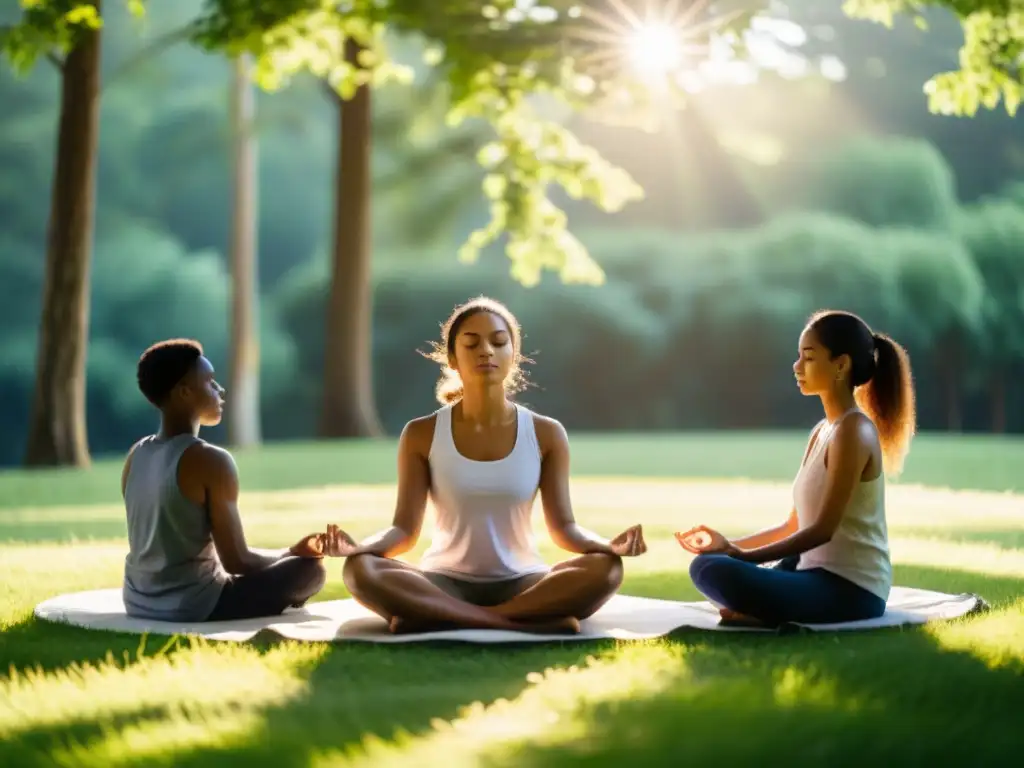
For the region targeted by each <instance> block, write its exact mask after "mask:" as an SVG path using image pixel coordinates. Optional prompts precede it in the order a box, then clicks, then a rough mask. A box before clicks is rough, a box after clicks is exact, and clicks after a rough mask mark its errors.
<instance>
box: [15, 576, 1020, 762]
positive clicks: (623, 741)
mask: <svg viewBox="0 0 1024 768" xmlns="http://www.w3.org/2000/svg"><path fill="white" fill-rule="evenodd" d="M896 581H897V583H898V584H901V585H907V586H915V587H923V588H929V589H938V590H942V591H950V592H968V591H970V592H977V593H979V594H982V595H983V596H984V597H986V599H988V600H989V601H990V602H991V603H992V604H993V605H994V606H996V607H997V608H998V607H999V605H1000V604H1005V603H1007V602H1009V601H1010V600H1011V599H1013V598H1019V597H1020V595H1021V591H1022V590H1021V580H1019V579H1010V578H1003V577H989V576H982V575H978V574H971V573H964V572H956V571H946V570H939V569H933V568H922V567H908V566H900V567H898V568H897V579H896ZM623 591H624V592H625V593H627V594H649V595H651V596H654V597H670V598H672V599H683V600H686V599H693V598H694V597H695V596H696V593H695V592H693V591H692V585H691V584H690V583H689V580H688V578H687V577H686V574H685V570H681V572H680V573H679V574H670V575H665V574H660V575H646V574H635V575H632V576H630V577H629V578H628V580H627V582H626V585H625V586H624V588H623ZM990 618H992V617H985V616H982V617H979V618H977V619H972V620H971V622H969V623H968V624H967V625H966V626H967V627H969V628H971V631H972V632H976V633H980V635H981V636H984V632H985V626H986V625H985V622H987V621H989V620H990ZM995 618H997V619H998V617H995ZM13 631H14V632H15V642H14V643H13V644H12V647H15V648H16V649H17V648H21V649H22V650H21V653H22V654H23V656H25V657H27V656H28V654H29V653H32V654H34V655H33V657H32V658H31V660H30V664H21V665H18V666H35V664H36V663H40V664H43V665H44V666H47V667H48V668H58V667H60V666H61V665H62V664H66V663H68V662H70V661H82V660H85V659H86V658H91V659H93V660H99V659H102V658H103V657H105V656H106V655H107V651H108V650H110V651H111V652H112V653H113V655H114V656H115V658H117V657H118V656H119V655H123V654H124V652H126V651H127V652H128V653H129V655H131V654H134V652H135V650H136V649H137V648H138V644H139V639H140V638H138V637H137V636H120V635H108V634H106V633H88V632H85V631H84V630H78V629H74V628H69V627H58V626H52V625H45V626H43V625H41V624H39V623H37V622H35V620H34V619H33V620H31V621H28V622H25V623H24V624H22V625H18V626H16V627H14V628H13ZM18 633H20V635H19V634H18ZM86 636H89V638H95V644H94V645H86V644H85V643H84V641H85V640H86ZM251 645H253V646H255V647H256V648H257V649H259V651H260V652H261V653H264V652H266V651H267V650H269V649H271V648H278V647H280V646H281V645H282V643H281V642H279V641H274V642H267V641H265V640H262V639H261V640H259V641H256V642H254V643H252V644H251ZM285 645H288V644H285ZM64 646H68V647H70V648H73V650H67V651H62V650H61V649H62V648H63V647H64ZM148 647H149V648H150V650H151V652H152V651H154V650H155V649H156V648H157V647H159V646H158V645H157V644H156V638H151V639H150V641H149V646H148ZM668 647H669V648H671V649H672V651H673V653H678V654H680V656H681V657H682V659H683V661H684V662H685V663H684V664H683V665H682V670H681V671H680V672H677V671H675V670H667V671H664V673H663V674H666V675H670V676H673V677H672V679H671V680H670V681H668V684H667V685H666V686H665V687H664V688H662V690H661V692H660V693H659V694H657V695H654V696H649V697H646V698H634V699H627V700H625V701H623V700H618V701H616V702H614V704H612V703H601V702H600V701H597V702H592V701H588V700H586V699H584V698H583V697H579V698H578V699H577V700H576V701H575V704H574V712H571V713H568V714H567V716H563V717H562V719H561V720H560V721H559V723H560V724H559V725H552V726H551V729H552V731H551V734H552V738H545V739H544V740H543V743H530V744H519V745H517V746H516V747H515V748H514V749H512V750H511V751H510V750H509V747H510V746H511V745H506V746H504V747H502V748H501V751H500V752H498V751H497V749H498V748H497V747H495V748H494V749H493V750H492V749H489V748H488V746H487V745H486V744H484V745H481V747H480V748H482V749H483V750H484V752H485V754H482V755H477V757H480V758H481V760H480V761H473V764H485V765H491V766H495V768H505V767H506V766H516V768H518V767H519V766H549V765H550V766H554V765H567V764H568V765H571V764H574V763H579V762H584V761H586V762H587V764H588V765H603V764H607V765H621V764H622V763H627V764H629V765H630V766H631V768H632V766H638V765H665V764H674V763H676V762H680V761H683V760H684V758H685V760H686V761H691V760H693V759H695V758H696V759H700V758H706V759H710V760H714V761H715V762H716V763H724V764H735V763H737V762H744V763H750V762H751V761H754V762H763V761H765V758H766V756H772V757H771V759H770V760H767V762H775V761H776V760H777V761H778V762H781V763H785V764H787V765H791V764H792V765H803V764H814V765H821V764H824V763H827V764H829V765H844V764H851V765H863V764H865V763H869V762H870V761H872V760H874V761H878V762H880V763H881V764H893V762H894V761H895V762H897V763H899V764H912V763H918V762H923V761H925V760H929V761H931V760H933V759H935V758H945V757H949V758H952V759H957V758H959V761H960V762H964V763H967V762H969V763H970V764H986V763H994V762H996V761H998V758H999V757H1001V756H1005V755H1008V754H1013V752H1008V751H1007V750H1010V749H1017V750H1019V749H1020V748H1021V747H1022V746H1024V745H1022V744H1021V741H1022V739H1024V737H1022V736H1021V735H1018V734H1019V733H1020V731H1019V728H1018V726H1017V725H1016V724H1015V723H1016V720H1017V718H1018V717H1019V713H1020V712H1021V711H1024V660H1022V659H1021V658H1020V657H1011V658H1010V659H1009V660H1004V663H1002V664H1001V666H998V668H996V669H990V668H989V667H988V666H986V664H985V663H984V662H983V660H982V659H981V657H980V656H979V655H977V654H975V653H974V652H972V651H965V650H960V649H956V648H953V647H944V646H943V645H942V644H941V641H940V638H939V637H938V636H937V635H934V634H932V633H931V632H929V631H928V630H921V629H895V630H883V631H875V632H858V633H829V634H821V635H814V634H810V635H799V636H773V635H759V636H747V635H733V634H727V633H715V632H692V631H691V632H683V633H680V634H678V635H675V636H673V637H672V638H671V639H670V640H669V642H668ZM29 648H31V649H32V650H31V651H30V650H29ZM615 648H616V644H615V643H613V642H601V643H583V644H576V643H564V644H556V645H543V646H538V645H533V644H529V645H519V646H499V647H482V646H474V645H465V644H458V645H456V644H450V645H447V646H440V647H439V646H423V645H406V646H377V645H363V644H355V643H352V644H338V645H331V646H327V647H326V648H324V649H323V650H324V653H323V655H322V656H321V657H320V658H319V660H318V661H317V662H316V663H315V664H313V665H312V666H311V667H310V669H309V670H308V671H304V673H303V679H304V680H305V688H304V690H303V691H301V692H300V693H299V695H298V696H297V697H295V698H292V699H291V700H289V701H287V702H282V703H270V704H267V705H266V706H263V705H259V706H254V707H250V708H249V711H250V712H251V713H254V714H255V716H256V717H255V725H254V726H253V727H252V728H251V729H249V730H246V731H245V732H244V733H243V734H241V735H239V736H238V737H237V738H235V739H233V740H227V741H224V742H222V743H204V742H201V741H195V742H194V743H190V741H189V739H181V740H179V741H177V742H175V743H173V744H169V745H168V746H167V747H166V751H165V752H161V753H160V755H159V758H160V761H161V762H166V763H170V764H174V765H176V766H178V765H210V766H231V765H244V766H251V765H252V764H254V763H258V764H273V765H276V766H292V765H295V766H298V765H308V764H309V763H310V762H311V760H312V759H313V758H315V757H316V756H317V755H319V754H323V753H331V754H333V755H337V756H339V757H340V756H341V755H345V754H353V753H358V752H359V751H360V746H361V745H362V744H364V743H365V740H367V739H375V740H383V741H388V742H394V743H397V744H402V743H404V742H406V741H411V742H415V741H416V740H417V739H418V738H421V737H424V736H427V735H429V734H431V733H433V726H432V721H434V720H435V719H440V720H443V721H449V720H452V719H454V718H457V717H458V716H459V714H460V711H461V710H462V709H463V708H464V707H467V706H470V705H472V704H474V703H476V702H480V703H481V704H483V705H486V704H489V703H491V702H495V701H497V700H499V699H508V700H515V699H516V698H517V697H518V696H520V694H522V692H523V691H524V690H525V689H526V688H527V686H528V685H529V683H528V681H527V676H528V675H529V673H531V672H537V671H542V670H544V669H547V668H551V667H555V668H567V667H571V666H574V665H580V666H582V665H583V664H584V663H585V660H586V659H587V657H588V656H598V657H600V656H603V655H608V656H609V657H611V656H613V655H614V651H615ZM174 652H175V653H184V652H187V648H186V649H181V650H177V651H174ZM225 663H230V662H229V661H225ZM657 673H658V670H653V669H652V674H657ZM197 684H200V685H201V683H197ZM170 716H171V713H170V712H169V711H167V710H166V709H164V710H161V709H160V708H159V707H156V708H154V707H152V706H146V707H142V706H140V707H139V709H138V710H137V711H131V712H127V713H125V712H122V713H119V714H118V715H117V716H116V718H113V717H111V716H110V714H109V713H108V714H107V715H104V711H103V706H102V702H101V701H100V702H97V706H96V708H95V710H94V711H93V712H90V713H89V715H88V716H85V717H81V718H79V719H77V720H74V721H72V722H64V723H60V724H55V725H47V726H42V727H39V728H29V729H28V730H24V731H21V732H19V733H17V734H16V736H15V738H14V739H5V743H4V744H3V745H2V746H0V764H5V765H33V764H50V762H51V761H50V760H49V756H50V755H52V753H53V752H54V750H55V749H62V748H66V747H67V746H68V745H70V744H79V745H81V750H80V754H88V753H90V751H95V752H96V754H97V755H101V754H103V752H102V750H101V747H102V746H103V745H104V743H105V740H106V739H108V738H116V736H113V735H111V734H112V733H114V732H115V731H116V730H117V729H123V728H125V727H131V726H137V727H145V726H147V725H150V726H153V727H154V728H158V727H160V726H161V725H163V724H165V723H166V722H167V721H168V719H169V717H170ZM217 716H218V715H217V710H216V708H215V707H210V708H208V709H200V710H197V712H196V713H195V714H193V715H189V717H196V718H198V719H196V720H194V722H197V723H199V724H200V726H201V727H202V724H203V723H207V722H213V721H214V720H215V718H216V717H217ZM231 716H232V713H231V712H227V713H225V717H226V718H230V717H231ZM568 721H577V722H578V725H579V727H574V724H573V722H568ZM562 728H568V730H566V731H563V732H564V733H566V736H565V737H564V738H559V736H558V733H559V730H556V729H562ZM119 757H120V760H119V764H121V765H143V764H146V765H149V764H151V763H152V762H153V760H154V755H153V754H152V753H150V752H146V751H145V750H138V751H137V752H136V749H134V748H127V747H125V748H124V749H123V750H121V751H120V753H119ZM450 758H451V760H452V761H453V762H458V761H459V755H452V756H450ZM447 760H448V758H447V757H446V756H441V757H440V758H438V759H437V760H436V764H444V763H445V762H446V761H447ZM431 764H435V761H431Z"/></svg>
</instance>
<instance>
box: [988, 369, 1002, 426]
mask: <svg viewBox="0 0 1024 768" xmlns="http://www.w3.org/2000/svg"><path fill="white" fill-rule="evenodd" d="M989 393H990V398H991V400H990V402H991V406H992V431H993V432H995V433H997V434H1003V433H1005V432H1006V373H1005V372H1004V371H1003V370H1002V368H999V369H997V370H995V371H994V372H993V373H992V379H991V382H990V390H989Z"/></svg>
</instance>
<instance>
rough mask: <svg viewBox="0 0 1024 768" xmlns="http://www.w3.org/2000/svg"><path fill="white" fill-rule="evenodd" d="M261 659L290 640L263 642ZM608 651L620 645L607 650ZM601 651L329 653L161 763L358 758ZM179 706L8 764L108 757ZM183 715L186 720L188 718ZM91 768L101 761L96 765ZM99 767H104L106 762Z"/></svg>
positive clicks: (18, 740) (11, 752) (121, 716)
mask: <svg viewBox="0 0 1024 768" xmlns="http://www.w3.org/2000/svg"><path fill="white" fill-rule="evenodd" d="M255 645H256V646H257V647H258V648H260V650H261V651H262V652H266V651H267V650H269V649H270V648H275V647H279V646H281V645H291V644H290V643H285V642H282V641H273V642H256V643H255ZM603 645H604V647H605V648H606V649H607V648H609V647H611V646H612V645H613V644H612V643H604V644H603ZM595 653H599V650H598V649H597V648H595V646H594V645H577V644H564V645H560V646H554V647H552V646H542V647H539V646H536V645H531V646H526V645H525V644H524V645H523V646H516V647H513V648H509V647H502V648H482V647H480V646H467V645H465V644H457V645H456V644H451V645H450V646H446V647H441V646H399V647H396V646H379V645H363V644H346V645H330V646H328V647H327V648H326V649H325V653H324V655H323V656H322V657H321V658H320V660H319V662H318V663H317V664H316V665H315V666H314V667H313V668H312V669H311V671H310V673H309V674H308V676H307V677H306V680H305V683H306V684H305V690H304V691H303V692H302V693H301V694H300V695H299V696H298V697H296V698H294V699H292V700H290V701H288V702H286V703H284V704H269V705H267V706H256V707H251V708H250V709H249V711H250V712H251V713H255V714H256V715H257V725H256V726H255V727H254V728H253V729H251V730H248V731H246V732H244V734H242V736H240V737H239V738H237V739H227V740H226V741H225V742H224V743H222V744H215V745H209V744H202V743H195V744H191V745H190V744H189V743H188V740H183V741H178V742H176V743H174V744H171V745H168V747H167V749H166V753H164V754H161V755H160V757H161V758H162V759H161V762H166V763H167V764H173V765H175V766H179V765H196V766H218V767H219V766H233V765H238V766H246V767H249V766H252V765H254V764H259V765H263V764H267V765H275V766H306V765H309V764H310V760H311V758H312V757H313V756H314V755H315V754H317V753H318V752H327V751H331V752H333V751H342V752H349V751H353V750H355V751H358V749H359V746H360V744H362V742H363V740H364V739H366V738H367V737H371V738H377V739H383V740H386V741H387V740H392V739H403V738H411V739H414V738H416V736H417V734H422V733H425V732H427V731H428V730H429V729H430V727H431V723H432V721H434V720H435V719H438V718H439V719H441V720H445V721H447V720H452V719H455V718H456V717H458V716H459V714H460V711H461V710H462V709H463V708H465V707H469V706H472V705H474V704H476V703H479V705H481V706H486V705H488V704H490V703H492V702H494V701H497V700H499V699H514V698H515V697H517V696H518V695H519V694H520V693H521V692H522V691H523V689H524V688H525V687H526V686H527V685H528V680H527V676H528V675H529V674H530V673H531V672H533V671H535V670H538V669H545V668H548V667H551V666H571V665H574V664H582V663H583V662H584V660H585V658H586V657H587V656H588V655H593V654H595ZM175 711H176V708H174V707H168V708H163V709H162V708H160V707H152V706H147V707H140V708H139V709H138V710H135V711H131V712H128V713H124V712H122V713H118V714H117V715H116V716H111V715H110V714H107V715H104V713H103V709H102V704H99V705H98V706H97V708H96V710H95V712H94V713H90V716H88V717H81V718H77V719H75V720H72V721H70V722H62V723H59V724H56V725H52V726H51V725H47V726H42V727H37V728H28V729H25V730H22V731H20V732H18V733H17V734H16V737H15V738H14V739H7V740H5V742H4V743H3V744H0V764H2V765H19V766H22V765H51V764H53V762H52V756H53V754H54V752H55V751H66V750H67V749H68V748H69V747H72V748H74V747H75V745H77V751H76V752H75V755H76V756H82V755H89V754H96V755H97V756H98V755H102V754H104V752H105V750H104V749H103V746H104V742H105V740H107V739H109V738H112V734H116V733H117V732H119V731H123V729H125V728H132V727H134V728H143V729H144V728H145V727H147V726H152V727H154V728H160V727H162V726H164V725H165V724H166V723H168V721H169V719H170V718H171V716H172V715H174V714H175ZM237 715H238V709H237V705H236V706H234V707H233V706H227V707H225V706H220V707H215V706H211V707H205V708H199V709H196V710H195V712H194V713H193V714H192V715H190V718H192V719H193V722H198V723H201V724H202V723H208V722H211V721H214V720H216V719H217V718H219V717H224V718H229V719H230V718H231V717H237ZM179 716H180V715H179ZM118 751H119V752H120V754H119V757H120V759H119V760H118V764H119V765H140V766H141V765H150V764H152V762H153V760H154V755H153V754H152V753H149V752H145V751H140V753H139V754H138V755H135V754H132V753H131V752H129V754H124V752H123V751H121V750H118ZM87 764H89V765H91V764H92V763H91V762H89V763H87ZM97 764H99V761H97Z"/></svg>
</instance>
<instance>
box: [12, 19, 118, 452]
mask: <svg viewBox="0 0 1024 768" xmlns="http://www.w3.org/2000/svg"><path fill="white" fill-rule="evenodd" d="M95 5H96V6H97V10H99V6H100V3H99V2H98V0H97V2H96V3H95ZM63 69H64V72H63V77H62V79H61V99H60V125H59V127H58V132H57V159H56V167H55V169H54V175H53V186H52V192H51V198H50V220H49V233H48V242H47V249H46V278H45V284H44V289H43V309H42V316H41V318H40V323H39V342H38V348H37V353H36V379H35V391H34V393H33V397H32V413H31V417H30V420H29V435H28V446H27V450H26V455H25V463H26V465H28V466H58V465H74V466H87V465H88V464H89V463H90V457H89V441H88V437H87V434H86V421H85V385H86V381H85V379H86V368H85V363H86V345H87V343H88V337H89V266H90V260H91V256H92V238H93V222H94V216H95V208H96V153H97V138H98V134H99V120H98V118H99V84H100V31H99V30H88V31H84V32H82V33H81V38H80V39H79V41H78V44H77V45H76V46H75V48H74V49H73V50H72V51H71V52H70V53H69V54H68V56H67V59H66V60H65V62H64V67H63Z"/></svg>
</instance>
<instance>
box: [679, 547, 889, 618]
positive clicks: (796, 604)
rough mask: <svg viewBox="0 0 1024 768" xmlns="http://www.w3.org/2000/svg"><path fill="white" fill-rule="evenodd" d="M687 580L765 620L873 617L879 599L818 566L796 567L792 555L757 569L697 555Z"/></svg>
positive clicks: (723, 602) (713, 598) (880, 602)
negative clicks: (689, 579)
mask: <svg viewBox="0 0 1024 768" xmlns="http://www.w3.org/2000/svg"><path fill="white" fill-rule="evenodd" d="M690 578H692V579H693V583H694V584H695V585H696V587H697V589H699V590H700V592H701V594H703V595H704V596H705V597H707V598H708V599H709V600H711V601H712V602H714V603H717V604H718V605H722V606H725V607H726V608H728V609H730V610H732V611H736V612H737V613H742V614H743V615H745V616H750V617H752V618H755V619H760V620H761V621H763V622H765V623H768V624H784V623H787V622H794V623H800V624H833V623H837V622H842V621H859V620H861V619H874V618H878V617H879V616H881V615H882V614H883V613H885V601H884V600H882V598H880V597H878V595H874V594H872V593H871V592H868V591H867V590H866V589H863V588H862V587H858V586H857V585H856V584H854V583H853V582H851V581H848V580H846V579H844V578H843V577H841V576H837V575H836V574H834V573H830V572H829V571H826V570H823V569H821V568H812V569H809V570H806V571H798V570H796V558H790V559H787V560H784V561H782V562H781V563H779V565H778V566H776V567H775V568H763V567H759V566H757V565H755V564H753V563H747V562H744V561H742V560H736V559H735V558H732V557H729V556H728V555H698V556H697V557H695V558H694V559H693V562H691V563H690Z"/></svg>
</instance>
